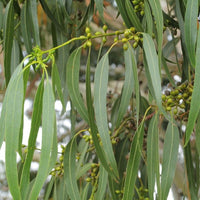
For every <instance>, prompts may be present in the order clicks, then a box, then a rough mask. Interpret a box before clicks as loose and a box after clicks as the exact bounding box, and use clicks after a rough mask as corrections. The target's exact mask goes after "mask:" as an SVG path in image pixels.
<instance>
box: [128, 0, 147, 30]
mask: <svg viewBox="0 0 200 200" xmlns="http://www.w3.org/2000/svg"><path fill="white" fill-rule="evenodd" d="M125 8H126V12H127V15H128V18H129V20H130V22H131V26H134V27H135V28H136V30H137V31H140V32H142V31H143V27H142V24H141V22H140V20H139V18H138V16H137V15H136V13H135V12H134V9H133V6H132V4H131V2H130V1H129V0H125ZM129 28H130V27H129Z"/></svg>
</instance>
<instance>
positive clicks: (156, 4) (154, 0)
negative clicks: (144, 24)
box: [149, 0, 163, 71]
mask: <svg viewBox="0 0 200 200" xmlns="http://www.w3.org/2000/svg"><path fill="white" fill-rule="evenodd" d="M149 4H150V7H151V10H152V14H153V16H154V20H155V22H156V29H157V42H158V64H159V71H161V70H160V69H161V56H162V42H163V14H162V8H161V5H160V0H149Z"/></svg>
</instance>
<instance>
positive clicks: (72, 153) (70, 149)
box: [64, 137, 81, 200]
mask: <svg viewBox="0 0 200 200" xmlns="http://www.w3.org/2000/svg"><path fill="white" fill-rule="evenodd" d="M75 177H76V139H75V137H73V138H72V139H71V141H70V142H69V143H68V145H67V147H66V149H65V153H64V181H65V184H66V187H67V193H68V195H69V197H70V198H71V199H76V200H78V199H81V197H80V194H79V190H78V185H77V182H76V178H75Z"/></svg>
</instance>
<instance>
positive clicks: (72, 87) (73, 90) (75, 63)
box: [66, 48, 88, 122]
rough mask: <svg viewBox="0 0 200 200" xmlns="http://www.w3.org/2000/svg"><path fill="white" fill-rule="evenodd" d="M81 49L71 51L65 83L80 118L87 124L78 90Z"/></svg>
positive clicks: (85, 113)
mask: <svg viewBox="0 0 200 200" xmlns="http://www.w3.org/2000/svg"><path fill="white" fill-rule="evenodd" d="M80 56H81V48H78V49H76V50H74V51H73V53H72V54H71V55H70V57H69V59H68V62H67V70H66V82H67V88H68V91H69V96H70V98H71V100H72V102H73V104H74V106H75V107H76V109H77V111H78V112H79V114H80V115H81V117H82V118H83V119H84V120H85V121H86V122H88V114H87V109H86V107H85V105H84V102H83V99H82V97H81V95H80V90H79V69H80Z"/></svg>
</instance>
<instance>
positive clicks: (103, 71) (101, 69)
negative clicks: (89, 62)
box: [94, 54, 118, 176]
mask: <svg viewBox="0 0 200 200" xmlns="http://www.w3.org/2000/svg"><path fill="white" fill-rule="evenodd" d="M108 70H109V63H108V54H105V55H104V56H103V57H102V58H101V60H100V61H99V63H98V64H97V67H96V71H95V77H94V110H95V118H96V123H97V128H98V131H99V134H100V138H101V141H102V144H103V149H104V151H105V154H106V156H107V158H108V160H109V163H110V166H111V168H112V170H113V172H114V173H115V175H116V176H118V171H117V164H116V160H115V157H114V152H113V149H112V144H111V139H110V134H109V129H108V120H107V110H106V94H107V85H108Z"/></svg>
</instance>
